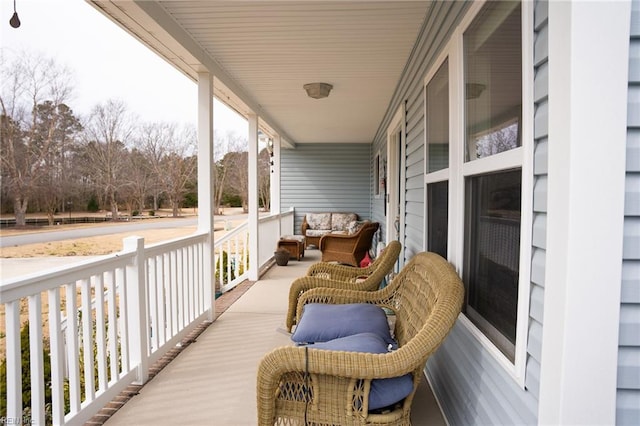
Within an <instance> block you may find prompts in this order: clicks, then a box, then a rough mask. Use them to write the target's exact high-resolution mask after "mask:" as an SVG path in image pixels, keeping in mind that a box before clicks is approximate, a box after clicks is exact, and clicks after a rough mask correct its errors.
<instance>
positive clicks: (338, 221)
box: [331, 213, 358, 231]
mask: <svg viewBox="0 0 640 426" xmlns="http://www.w3.org/2000/svg"><path fill="white" fill-rule="evenodd" d="M357 219H358V215H357V214H355V213H332V214H331V230H332V231H345V230H346V229H347V226H349V224H350V223H351V222H353V221H354V220H357Z"/></svg>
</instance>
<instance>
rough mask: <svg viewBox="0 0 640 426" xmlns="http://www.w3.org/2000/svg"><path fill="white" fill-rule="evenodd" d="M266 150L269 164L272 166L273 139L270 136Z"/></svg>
mask: <svg viewBox="0 0 640 426" xmlns="http://www.w3.org/2000/svg"><path fill="white" fill-rule="evenodd" d="M267 152H268V153H269V165H270V166H271V167H273V164H274V163H273V139H271V138H269V139H268V140H267ZM271 173H273V169H271Z"/></svg>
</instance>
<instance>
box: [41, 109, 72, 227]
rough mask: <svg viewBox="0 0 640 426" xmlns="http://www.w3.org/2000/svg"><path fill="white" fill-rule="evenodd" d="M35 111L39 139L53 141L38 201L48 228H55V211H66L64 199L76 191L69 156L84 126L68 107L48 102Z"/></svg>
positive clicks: (44, 165) (44, 166)
mask: <svg viewBox="0 0 640 426" xmlns="http://www.w3.org/2000/svg"><path fill="white" fill-rule="evenodd" d="M36 109H37V112H36V117H37V118H36V132H35V135H36V138H39V139H50V140H51V142H50V144H51V147H50V149H49V150H48V155H47V156H46V157H45V158H44V163H43V164H42V167H43V174H42V177H41V179H40V184H39V189H40V191H39V193H40V197H39V198H40V200H41V201H42V202H43V207H44V210H45V211H46V213H47V218H48V220H49V225H53V222H54V214H55V212H56V211H58V210H60V211H64V209H65V200H67V199H69V198H70V197H71V194H72V191H73V187H74V185H73V183H72V180H71V174H72V173H71V164H70V157H71V150H72V149H73V147H74V145H75V142H76V141H75V138H76V136H77V135H78V134H79V132H80V131H81V130H82V125H81V124H80V121H79V120H78V119H77V118H76V117H75V116H74V115H73V111H71V109H70V108H69V107H68V106H67V105H65V104H60V105H53V104H52V103H51V102H49V101H46V102H44V103H42V104H39V105H38V106H37V108H36Z"/></svg>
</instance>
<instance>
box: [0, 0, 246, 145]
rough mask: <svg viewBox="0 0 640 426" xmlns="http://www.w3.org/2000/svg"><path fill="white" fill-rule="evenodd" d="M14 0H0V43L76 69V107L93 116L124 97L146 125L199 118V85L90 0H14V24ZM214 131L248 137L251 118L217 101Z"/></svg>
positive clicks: (194, 121)
mask: <svg viewBox="0 0 640 426" xmlns="http://www.w3.org/2000/svg"><path fill="white" fill-rule="evenodd" d="M13 5H14V2H13V1H12V0H0V47H1V48H2V49H3V50H5V49H9V50H11V51H13V52H16V53H20V52H23V51H27V52H31V53H36V54H43V56H45V57H51V58H54V59H55V61H56V63H57V64H58V65H61V66H66V67H67V68H68V69H69V70H70V71H71V72H72V73H73V77H74V78H73V81H74V82H75V83H76V84H75V86H76V90H75V93H74V97H73V98H72V99H71V100H70V101H69V105H70V106H71V108H72V109H73V110H74V111H75V112H76V113H77V114H81V115H88V114H89V112H90V111H91V109H92V107H93V106H95V105H96V104H99V103H104V102H105V101H107V100H109V99H119V100H122V101H124V103H125V104H126V105H127V107H128V109H129V111H130V112H132V113H134V114H135V115H137V116H138V117H139V118H140V120H141V121H144V122H168V123H177V124H191V125H193V126H194V127H195V126H196V120H197V86H196V83H195V82H193V81H191V80H190V79H189V78H187V77H186V76H185V75H184V74H182V73H181V72H179V71H178V70H177V69H175V68H174V67H173V66H172V65H170V64H169V63H168V62H166V61H165V60H164V59H162V58H160V57H159V56H157V55H156V54H155V53H153V52H152V51H151V50H150V49H148V48H147V47H145V46H144V45H142V43H140V42H139V41H138V40H136V39H135V38H133V37H132V36H130V35H129V34H128V33H126V32H125V31H124V30H122V29H121V28H120V27H119V26H117V25H116V24H115V23H113V22H111V21H110V20H108V19H107V18H106V17H105V16H103V15H102V14H101V13H100V12H98V11H97V10H95V9H94V8H93V7H92V6H90V5H89V4H87V3H86V2H85V1H84V0H16V11H17V12H18V16H19V18H20V21H21V25H20V27H19V28H12V27H11V26H10V25H9V19H11V16H12V15H13ZM214 128H215V130H216V133H218V134H220V135H221V136H224V135H226V134H227V133H229V132H234V133H235V134H236V135H237V136H241V137H243V138H247V135H248V129H247V122H246V120H245V119H244V118H242V117H241V116H239V115H238V114H237V113H235V112H234V111H232V110H230V109H229V108H227V107H226V106H224V105H223V104H222V103H220V102H218V101H217V100H216V101H214Z"/></svg>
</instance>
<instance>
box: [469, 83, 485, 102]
mask: <svg viewBox="0 0 640 426" xmlns="http://www.w3.org/2000/svg"><path fill="white" fill-rule="evenodd" d="M486 88H487V86H486V85H484V84H482V83H467V84H466V95H465V97H466V98H467V99H478V98H479V97H480V95H482V92H484V89H486Z"/></svg>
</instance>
